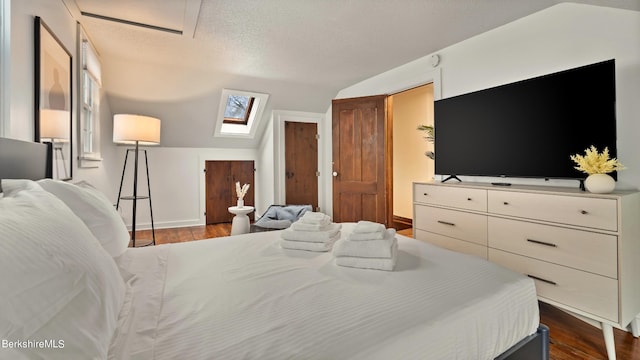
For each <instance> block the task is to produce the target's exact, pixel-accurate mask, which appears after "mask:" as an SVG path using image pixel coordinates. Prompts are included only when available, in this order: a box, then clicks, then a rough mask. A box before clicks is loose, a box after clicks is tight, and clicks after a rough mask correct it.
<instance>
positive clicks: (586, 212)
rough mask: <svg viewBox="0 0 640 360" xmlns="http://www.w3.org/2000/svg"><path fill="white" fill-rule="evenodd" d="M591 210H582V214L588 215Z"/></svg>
mask: <svg viewBox="0 0 640 360" xmlns="http://www.w3.org/2000/svg"><path fill="white" fill-rule="evenodd" d="M588 213H589V212H588V211H587V210H580V214H582V215H587V214H588Z"/></svg>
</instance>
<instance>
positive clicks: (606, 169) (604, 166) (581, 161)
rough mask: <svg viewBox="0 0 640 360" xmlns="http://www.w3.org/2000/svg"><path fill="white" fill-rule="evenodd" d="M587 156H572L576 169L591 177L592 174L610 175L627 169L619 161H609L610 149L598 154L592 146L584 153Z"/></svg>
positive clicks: (614, 159)
mask: <svg viewBox="0 0 640 360" xmlns="http://www.w3.org/2000/svg"><path fill="white" fill-rule="evenodd" d="M584 153H585V155H584V156H582V155H579V154H576V155H571V156H570V157H571V160H573V161H574V162H575V163H576V164H578V166H576V167H575V168H576V169H577V170H580V171H582V172H584V173H587V174H589V175H592V174H608V173H610V172H613V171H619V170H624V169H625V167H624V166H623V165H622V164H621V163H620V162H619V161H618V159H616V158H613V159H609V149H608V148H606V147H605V148H604V151H602V153H598V149H596V147H595V146H593V145H591V147H590V148H588V149H586V150H585V151H584Z"/></svg>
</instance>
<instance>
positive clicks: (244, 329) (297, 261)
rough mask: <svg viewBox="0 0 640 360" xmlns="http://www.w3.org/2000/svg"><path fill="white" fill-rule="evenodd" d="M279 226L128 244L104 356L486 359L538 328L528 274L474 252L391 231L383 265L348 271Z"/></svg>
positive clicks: (348, 269)
mask: <svg viewBox="0 0 640 360" xmlns="http://www.w3.org/2000/svg"><path fill="white" fill-rule="evenodd" d="M344 225H345V226H344V227H343V236H345V234H346V233H348V232H349V229H350V224H344ZM279 235H280V232H279V231H273V232H263V233H257V234H247V235H239V236H232V237H226V238H217V239H211V240H202V241H194V242H189V243H182V244H171V245H160V246H155V247H149V248H142V249H128V251H127V252H126V253H125V254H124V255H123V256H122V257H121V258H120V259H119V263H120V266H121V267H122V268H123V269H125V270H126V271H128V272H131V273H133V274H135V276H136V277H135V278H134V279H133V281H131V284H132V289H131V290H132V291H131V292H130V295H133V296H132V298H131V301H130V302H129V303H128V304H129V305H131V306H130V307H127V306H125V309H124V310H123V312H122V314H121V319H120V329H119V333H118V336H117V337H116V340H114V342H113V344H112V347H111V351H110V356H111V358H113V359H145V360H146V359H225V360H227V359H261V360H262V359H278V360H281V359H448V360H449V359H473V360H478V359H493V358H494V357H495V356H497V355H499V354H500V353H502V352H504V351H505V350H506V349H508V348H509V347H511V346H512V345H514V344H515V343H516V342H518V341H519V340H520V339H522V338H524V337H525V336H527V335H530V334H533V333H534V332H535V331H536V328H537V326H538V323H539V314H538V304H537V299H536V293H535V287H534V284H533V281H532V280H531V279H528V278H527V277H525V276H523V275H520V274H516V273H514V272H512V271H509V270H506V269H504V268H502V267H500V266H498V265H495V264H492V263H489V262H487V261H485V260H482V259H479V258H475V257H469V256H466V255H462V254H458V253H454V252H450V251H448V250H444V249H441V248H438V247H435V246H432V245H429V244H426V243H422V242H420V241H417V240H414V239H410V238H406V237H403V236H400V235H398V260H397V265H396V268H395V271H393V272H386V271H376V270H364V269H354V268H347V267H341V266H337V265H336V264H335V260H334V258H333V256H332V255H331V253H315V252H305V251H296V250H284V249H282V248H280V246H279Z"/></svg>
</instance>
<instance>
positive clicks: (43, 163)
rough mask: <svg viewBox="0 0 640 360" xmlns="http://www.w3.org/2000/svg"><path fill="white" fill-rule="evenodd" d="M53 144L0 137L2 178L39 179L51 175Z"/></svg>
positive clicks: (0, 171) (0, 169)
mask: <svg viewBox="0 0 640 360" xmlns="http://www.w3.org/2000/svg"><path fill="white" fill-rule="evenodd" d="M50 158H51V146H49V145H46V144H41V143H36V142H31V141H22V140H15V139H9V138H0V179H31V180H38V179H44V178H46V177H51V175H50V174H51V162H50V161H48V159H50Z"/></svg>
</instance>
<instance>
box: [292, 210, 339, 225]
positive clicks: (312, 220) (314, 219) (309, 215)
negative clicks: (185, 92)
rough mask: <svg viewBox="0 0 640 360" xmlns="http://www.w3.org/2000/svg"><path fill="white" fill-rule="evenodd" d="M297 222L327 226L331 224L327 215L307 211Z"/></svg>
mask: <svg viewBox="0 0 640 360" xmlns="http://www.w3.org/2000/svg"><path fill="white" fill-rule="evenodd" d="M298 222H302V223H305V224H316V225H329V224H330V223H331V218H330V217H329V215H327V214H324V213H321V212H313V211H307V212H306V213H304V215H302V217H301V218H300V219H299V220H298Z"/></svg>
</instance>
